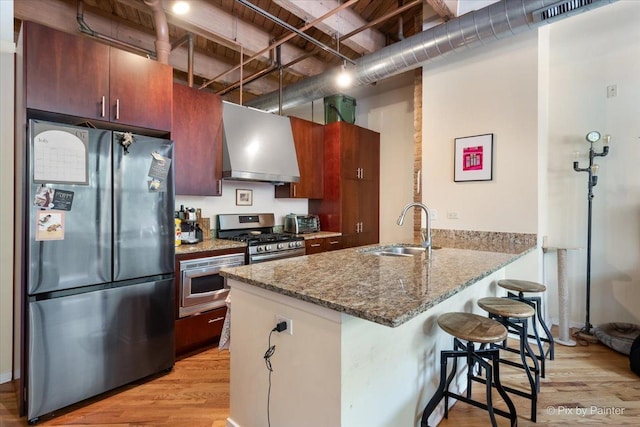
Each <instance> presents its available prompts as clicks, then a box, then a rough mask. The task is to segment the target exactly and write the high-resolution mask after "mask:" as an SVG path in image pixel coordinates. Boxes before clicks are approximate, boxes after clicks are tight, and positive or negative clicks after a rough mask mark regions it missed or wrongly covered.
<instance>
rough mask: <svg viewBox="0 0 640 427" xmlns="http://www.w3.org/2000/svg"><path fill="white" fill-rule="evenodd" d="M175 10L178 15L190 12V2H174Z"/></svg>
mask: <svg viewBox="0 0 640 427" xmlns="http://www.w3.org/2000/svg"><path fill="white" fill-rule="evenodd" d="M172 10H173V12H174V13H176V14H177V15H184V14H185V13H187V12H189V3H188V2H186V1H177V2H175V3H173V8H172Z"/></svg>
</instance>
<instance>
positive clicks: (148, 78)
mask: <svg viewBox="0 0 640 427" xmlns="http://www.w3.org/2000/svg"><path fill="white" fill-rule="evenodd" d="M22 37H23V40H22V43H23V48H22V49H23V50H22V54H23V55H24V58H23V60H24V70H25V75H26V82H25V88H24V89H25V91H26V95H25V107H26V108H28V109H34V110H42V111H46V112H53V113H58V114H65V115H70V116H77V117H82V118H87V119H93V120H101V121H105V122H112V123H114V124H122V125H127V126H135V127H141V128H147V129H153V130H161V131H166V132H169V131H170V130H171V108H170V106H171V102H172V93H173V86H172V80H173V68H172V67H171V66H169V65H166V64H161V63H159V62H157V61H153V60H150V59H147V58H144V57H142V56H139V55H135V54H133V53H129V52H125V51H123V50H120V49H117V48H114V47H110V46H107V45H105V44H102V43H99V42H97V41H95V40H92V39H90V38H88V37H85V36H76V35H73V34H68V33H64V32H61V31H58V30H54V29H52V28H49V27H46V26H43V25H40V24H36V23H33V22H27V21H25V22H23V28H22Z"/></svg>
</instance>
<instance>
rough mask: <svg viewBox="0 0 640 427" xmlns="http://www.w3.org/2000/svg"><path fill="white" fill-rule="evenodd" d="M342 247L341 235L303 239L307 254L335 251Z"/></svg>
mask: <svg viewBox="0 0 640 427" xmlns="http://www.w3.org/2000/svg"><path fill="white" fill-rule="evenodd" d="M338 249H342V237H341V236H335V237H321V238H317V239H307V240H305V250H306V254H307V255H313V254H319V253H321V252H327V251H335V250H338Z"/></svg>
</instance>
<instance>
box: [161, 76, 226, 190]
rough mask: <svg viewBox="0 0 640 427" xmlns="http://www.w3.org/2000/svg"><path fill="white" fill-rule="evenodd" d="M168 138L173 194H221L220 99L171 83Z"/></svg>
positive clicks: (211, 94) (208, 93)
mask: <svg viewBox="0 0 640 427" xmlns="http://www.w3.org/2000/svg"><path fill="white" fill-rule="evenodd" d="M171 139H172V140H173V141H174V143H175V145H174V157H175V163H174V164H175V167H176V169H175V176H176V183H175V185H176V194H180V195H192V196H219V195H221V194H222V193H221V190H222V189H221V187H222V186H221V180H222V98H221V97H220V96H218V95H215V94H213V93H210V92H205V91H201V90H197V89H193V88H190V87H188V86H185V85H182V84H177V83H175V84H174V86H173V128H172V131H171Z"/></svg>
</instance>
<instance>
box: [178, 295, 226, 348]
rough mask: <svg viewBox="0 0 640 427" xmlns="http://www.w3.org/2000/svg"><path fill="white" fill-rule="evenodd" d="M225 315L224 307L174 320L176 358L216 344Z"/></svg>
mask: <svg viewBox="0 0 640 427" xmlns="http://www.w3.org/2000/svg"><path fill="white" fill-rule="evenodd" d="M226 313H227V307H226V306H225V307H222V308H218V309H215V310H211V311H206V312H204V313H202V314H198V315H197V316H191V317H185V318H183V319H178V320H176V332H175V333H176V356H179V355H182V354H185V353H188V352H192V351H194V350H198V349H200V348H203V347H206V346H208V345H213V344H216V343H217V342H218V340H219V339H220V334H221V333H222V325H223V324H224V317H225V315H226Z"/></svg>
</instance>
